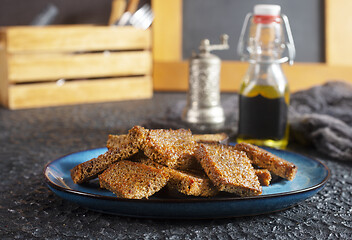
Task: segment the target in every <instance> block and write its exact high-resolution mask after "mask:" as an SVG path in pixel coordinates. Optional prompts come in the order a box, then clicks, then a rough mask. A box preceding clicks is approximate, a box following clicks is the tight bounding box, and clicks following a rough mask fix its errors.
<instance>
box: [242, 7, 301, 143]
mask: <svg viewBox="0 0 352 240" xmlns="http://www.w3.org/2000/svg"><path fill="white" fill-rule="evenodd" d="M280 12H281V7H280V6H279V5H256V6H255V7H254V14H253V15H252V14H249V15H247V17H246V20H245V23H244V26H243V28H242V33H241V38H240V41H239V46H238V52H239V54H240V55H241V57H242V59H246V60H247V61H248V62H249V67H248V70H247V72H246V74H245V76H244V78H243V79H242V82H241V85H240V89H239V121H238V123H239V124H238V138H237V142H248V143H252V144H255V145H261V146H269V147H274V148H285V147H286V145H287V143H288V136H289V125H288V119H287V115H288V106H289V101H290V90H289V85H288V82H287V79H286V77H285V75H284V73H283V71H282V67H281V65H282V63H284V62H286V61H288V60H289V61H290V63H291V64H292V63H293V59H294V55H295V48H294V44H293V39H292V35H291V31H290V27H289V24H288V19H287V17H286V16H285V15H282V16H281V15H280V14H281V13H280ZM248 21H250V28H249V33H248V37H247V47H246V51H247V53H245V52H244V51H245V49H244V41H243V39H244V36H245V34H246V29H247V23H248ZM283 23H284V24H285V27H286V30H287V36H288V39H289V42H288V43H285V33H284V24H283ZM286 47H287V50H288V55H289V57H284V58H282V54H283V53H284V51H285V48H286Z"/></svg>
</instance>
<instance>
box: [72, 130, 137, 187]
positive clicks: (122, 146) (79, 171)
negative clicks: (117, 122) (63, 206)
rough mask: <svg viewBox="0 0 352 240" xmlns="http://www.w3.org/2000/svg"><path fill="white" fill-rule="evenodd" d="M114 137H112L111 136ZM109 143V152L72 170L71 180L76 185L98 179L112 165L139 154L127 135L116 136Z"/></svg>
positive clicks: (110, 138)
mask: <svg viewBox="0 0 352 240" xmlns="http://www.w3.org/2000/svg"><path fill="white" fill-rule="evenodd" d="M110 136H112V135H110ZM110 136H109V139H108V141H107V145H108V151H107V152H105V153H104V154H101V155H99V156H98V157H96V158H93V159H91V160H89V161H87V162H83V163H81V164H79V165H77V166H75V167H74V168H73V169H71V178H72V180H73V182H74V183H83V182H86V181H88V180H90V179H93V178H96V177H98V174H100V173H102V172H103V171H104V170H105V169H107V168H108V167H109V165H111V164H112V163H114V162H116V161H119V160H122V159H126V158H129V157H131V156H133V155H134V154H136V153H138V151H139V149H138V148H137V147H136V146H135V145H134V143H133V142H132V138H131V136H130V135H129V134H127V135H115V136H116V137H110Z"/></svg>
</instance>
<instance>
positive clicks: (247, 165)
mask: <svg viewBox="0 0 352 240" xmlns="http://www.w3.org/2000/svg"><path fill="white" fill-rule="evenodd" d="M195 156H196V158H197V159H198V161H199V162H200V164H201V165H202V167H203V169H204V171H205V173H206V174H207V175H208V177H209V178H210V179H211V181H212V182H213V183H214V185H215V186H216V187H217V188H218V190H219V191H225V192H230V193H235V194H237V195H239V196H242V197H246V196H256V195H259V194H261V193H262V187H261V186H260V183H259V181H258V177H257V175H256V174H255V172H254V168H253V166H252V164H251V162H250V160H249V159H248V157H247V156H246V154H245V153H244V152H240V151H237V150H235V149H234V147H233V146H229V145H223V144H199V146H198V147H197V149H196V151H195Z"/></svg>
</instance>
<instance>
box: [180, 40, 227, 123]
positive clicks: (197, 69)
mask: <svg viewBox="0 0 352 240" xmlns="http://www.w3.org/2000/svg"><path fill="white" fill-rule="evenodd" d="M228 38H229V37H228V35H226V34H224V35H222V36H221V38H220V39H221V44H218V45H210V41H209V40H208V39H204V40H202V41H201V43H200V46H199V54H196V53H195V52H193V53H192V57H191V59H190V62H189V79H188V80H189V89H188V95H187V105H186V107H185V109H184V110H183V113H182V120H183V121H184V122H187V123H189V124H191V125H196V126H198V127H200V128H201V129H202V128H213V127H215V128H217V127H221V126H223V124H224V122H225V115H224V110H223V108H222V106H221V103H220V68H221V60H220V58H219V57H217V56H215V55H213V54H211V53H210V52H211V51H213V50H225V49H228V48H229V45H228Z"/></svg>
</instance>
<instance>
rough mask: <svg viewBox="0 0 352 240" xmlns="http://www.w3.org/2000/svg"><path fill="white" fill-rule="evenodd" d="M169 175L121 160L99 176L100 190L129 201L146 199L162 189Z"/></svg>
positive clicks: (149, 167)
mask: <svg viewBox="0 0 352 240" xmlns="http://www.w3.org/2000/svg"><path fill="white" fill-rule="evenodd" d="M168 180H169V175H168V173H167V172H166V171H164V170H162V169H157V168H154V167H152V166H147V165H145V164H142V163H137V162H130V161H126V160H122V161H120V162H117V163H115V164H113V165H111V166H110V167H109V168H108V169H107V170H105V171H104V172H103V173H102V174H100V175H99V182H100V186H101V187H102V188H106V189H108V190H109V191H111V192H113V193H115V194H116V196H117V197H121V198H129V199H141V198H148V197H149V196H151V195H153V194H154V193H155V192H157V191H159V190H160V189H161V188H163V187H164V186H165V185H166V183H167V181H168Z"/></svg>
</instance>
